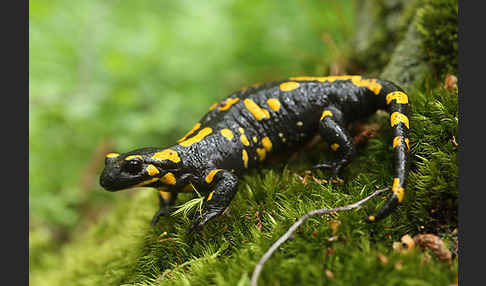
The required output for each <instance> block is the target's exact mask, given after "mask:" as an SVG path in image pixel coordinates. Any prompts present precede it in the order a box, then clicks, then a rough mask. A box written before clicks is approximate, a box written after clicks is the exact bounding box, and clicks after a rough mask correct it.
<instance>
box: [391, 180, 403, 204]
mask: <svg viewBox="0 0 486 286" xmlns="http://www.w3.org/2000/svg"><path fill="white" fill-rule="evenodd" d="M392 191H393V193H394V194H395V195H396V196H397V198H398V202H399V203H401V202H402V200H403V195H404V194H405V190H404V189H403V188H402V187H400V179H399V178H394V179H393V186H392Z"/></svg>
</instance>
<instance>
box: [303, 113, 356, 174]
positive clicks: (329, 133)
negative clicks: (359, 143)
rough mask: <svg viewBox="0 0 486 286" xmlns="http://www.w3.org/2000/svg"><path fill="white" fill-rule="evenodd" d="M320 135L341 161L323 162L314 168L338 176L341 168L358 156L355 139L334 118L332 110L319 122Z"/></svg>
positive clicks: (323, 114) (324, 114)
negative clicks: (328, 171)
mask: <svg viewBox="0 0 486 286" xmlns="http://www.w3.org/2000/svg"><path fill="white" fill-rule="evenodd" d="M319 134H320V135H321V136H322V137H323V139H324V140H325V141H327V142H329V144H330V147H331V149H332V150H333V151H336V152H337V154H338V156H339V159H337V160H336V161H332V162H323V163H320V164H317V165H315V166H313V167H312V168H313V169H322V170H330V171H331V172H332V173H333V174H334V175H337V174H338V173H339V171H340V170H341V168H342V167H343V166H345V165H347V164H348V163H349V162H350V161H351V159H352V158H353V157H354V155H355V154H356V151H355V147H354V144H353V138H352V137H351V135H349V133H348V131H347V130H346V129H345V128H344V125H343V124H342V123H341V122H340V121H339V120H338V119H337V118H335V117H334V113H333V111H331V110H324V111H323V112H322V116H321V121H320V122H319Z"/></svg>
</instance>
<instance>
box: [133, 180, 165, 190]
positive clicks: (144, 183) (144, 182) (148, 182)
mask: <svg viewBox="0 0 486 286" xmlns="http://www.w3.org/2000/svg"><path fill="white" fill-rule="evenodd" d="M158 180H159V178H152V179H149V180H146V181H143V182H141V183H138V184H136V185H135V186H133V188H136V187H141V186H145V185H148V184H150V183H153V182H155V181H158Z"/></svg>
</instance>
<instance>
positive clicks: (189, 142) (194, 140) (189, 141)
mask: <svg viewBox="0 0 486 286" xmlns="http://www.w3.org/2000/svg"><path fill="white" fill-rule="evenodd" d="M212 132H213V129H211V127H205V128H203V129H201V131H199V132H198V133H197V134H196V135H195V136H193V137H191V138H189V139H187V140H185V141H182V142H180V143H179V145H181V146H184V147H187V146H191V145H192V144H194V143H197V142H199V141H201V140H203V139H204V137H206V136H208V135H209V134H211V133H212Z"/></svg>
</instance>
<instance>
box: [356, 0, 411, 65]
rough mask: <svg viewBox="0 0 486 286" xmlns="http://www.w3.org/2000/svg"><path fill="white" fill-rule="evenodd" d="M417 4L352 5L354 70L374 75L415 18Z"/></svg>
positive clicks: (394, 0)
mask: <svg viewBox="0 0 486 286" xmlns="http://www.w3.org/2000/svg"><path fill="white" fill-rule="evenodd" d="M417 3H418V0H413V1H407V0H372V1H356V2H355V5H356V12H357V13H356V33H355V36H354V39H353V42H352V46H353V49H354V50H353V55H352V56H351V61H352V62H353V65H355V66H356V67H357V69H358V70H365V71H366V73H367V74H378V73H379V72H381V70H382V69H383V67H384V66H385V65H386V64H387V63H388V62H389V60H390V58H391V56H392V54H393V51H394V49H395V47H396V45H397V44H398V43H399V42H400V41H401V40H402V39H403V37H404V34H405V31H407V29H408V26H409V23H410V22H411V19H412V18H413V16H414V14H415V10H416V7H417Z"/></svg>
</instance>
